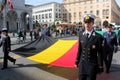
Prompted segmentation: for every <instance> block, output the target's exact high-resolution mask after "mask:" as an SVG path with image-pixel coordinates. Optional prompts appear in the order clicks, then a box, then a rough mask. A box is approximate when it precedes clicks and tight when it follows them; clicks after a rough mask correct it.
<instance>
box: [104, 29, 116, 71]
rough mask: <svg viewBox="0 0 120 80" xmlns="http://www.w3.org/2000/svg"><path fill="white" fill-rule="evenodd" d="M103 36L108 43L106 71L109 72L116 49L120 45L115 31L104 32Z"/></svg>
mask: <svg viewBox="0 0 120 80" xmlns="http://www.w3.org/2000/svg"><path fill="white" fill-rule="evenodd" d="M103 37H104V39H105V41H106V42H105V43H106V44H105V46H104V61H105V66H106V72H107V73H109V71H110V66H111V62H112V57H113V52H114V49H116V48H117V46H118V43H117V36H116V33H115V32H113V31H110V32H108V31H107V32H105V33H104V34H103ZM115 46H116V47H115Z"/></svg>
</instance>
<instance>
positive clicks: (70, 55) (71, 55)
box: [50, 42, 78, 68]
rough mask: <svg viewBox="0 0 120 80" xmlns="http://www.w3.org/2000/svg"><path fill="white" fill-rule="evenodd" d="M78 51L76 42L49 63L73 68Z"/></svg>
mask: <svg viewBox="0 0 120 80" xmlns="http://www.w3.org/2000/svg"><path fill="white" fill-rule="evenodd" d="M77 51H78V42H77V43H76V44H75V45H73V47H72V48H71V49H70V50H69V51H68V52H66V53H65V55H63V56H62V57H60V58H59V59H57V60H56V61H54V62H52V63H51V64H50V65H54V66H61V67H70V68H74V67H75V66H74V64H75V59H76V55H77Z"/></svg>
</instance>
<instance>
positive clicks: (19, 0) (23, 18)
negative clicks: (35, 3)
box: [0, 0, 32, 32]
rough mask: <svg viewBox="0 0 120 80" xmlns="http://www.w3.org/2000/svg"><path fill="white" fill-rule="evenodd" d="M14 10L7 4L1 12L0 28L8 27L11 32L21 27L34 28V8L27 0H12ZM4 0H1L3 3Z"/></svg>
mask: <svg viewBox="0 0 120 80" xmlns="http://www.w3.org/2000/svg"><path fill="white" fill-rule="evenodd" d="M11 1H12V4H13V7H14V10H11V9H10V7H9V5H8V4H7V5H6V6H5V8H4V9H3V11H2V12H1V13H0V30H1V29H2V28H3V27H6V28H7V29H8V30H9V31H10V32H12V31H17V30H19V29H25V30H30V29H31V28H32V8H31V6H30V5H26V4H25V0H11ZM1 2H2V0H0V4H1Z"/></svg>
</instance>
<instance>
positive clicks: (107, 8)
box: [62, 0, 120, 26]
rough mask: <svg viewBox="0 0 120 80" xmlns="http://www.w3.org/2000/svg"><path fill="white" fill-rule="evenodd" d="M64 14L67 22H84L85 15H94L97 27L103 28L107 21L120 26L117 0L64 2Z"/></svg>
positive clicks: (72, 0)
mask: <svg viewBox="0 0 120 80" xmlns="http://www.w3.org/2000/svg"><path fill="white" fill-rule="evenodd" d="M62 12H63V13H62V16H63V19H64V20H65V21H67V22H72V23H77V22H82V21H83V20H82V19H83V18H82V15H83V14H85V13H93V14H94V15H96V17H97V18H96V20H95V24H96V26H102V23H103V22H104V21H105V20H107V21H108V22H110V23H114V24H120V8H119V7H118V5H117V3H116V1H115V0H63V3H62Z"/></svg>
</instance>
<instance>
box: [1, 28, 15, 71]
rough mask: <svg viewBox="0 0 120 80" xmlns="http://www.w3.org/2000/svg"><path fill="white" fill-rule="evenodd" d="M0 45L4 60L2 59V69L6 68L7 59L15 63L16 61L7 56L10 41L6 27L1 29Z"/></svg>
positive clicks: (9, 49)
mask: <svg viewBox="0 0 120 80" xmlns="http://www.w3.org/2000/svg"><path fill="white" fill-rule="evenodd" d="M0 46H3V52H4V60H3V68H1V70H4V69H7V68H8V60H10V61H11V62H13V64H15V62H16V59H13V58H12V57H10V56H9V52H10V51H11V41H10V37H9V35H8V30H7V28H3V29H2V37H1V41H0Z"/></svg>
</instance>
